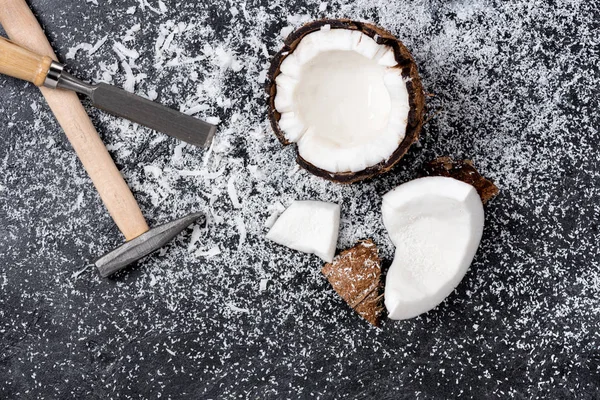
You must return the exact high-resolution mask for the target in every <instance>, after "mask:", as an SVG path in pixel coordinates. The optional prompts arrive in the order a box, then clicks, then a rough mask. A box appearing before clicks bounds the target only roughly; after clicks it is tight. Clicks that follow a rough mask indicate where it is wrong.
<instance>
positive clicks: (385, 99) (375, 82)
mask: <svg viewBox="0 0 600 400" xmlns="http://www.w3.org/2000/svg"><path fill="white" fill-rule="evenodd" d="M386 68H387V67H384V66H382V65H379V64H377V63H376V62H375V61H373V60H370V59H368V58H366V57H364V56H363V55H361V54H358V53H356V52H354V51H340V50H334V51H328V52H325V53H320V54H318V55H317V56H315V57H314V58H313V59H312V60H310V61H309V62H308V63H306V64H305V66H304V68H303V70H302V75H301V76H300V81H299V82H298V85H297V86H296V90H295V91H294V105H295V110H297V112H298V117H299V119H300V121H301V122H302V123H303V124H304V126H311V127H312V128H313V129H314V130H315V133H316V134H318V135H319V136H320V137H321V138H322V139H323V140H329V141H331V142H332V145H337V146H340V147H347V146H354V145H364V144H366V143H369V142H370V141H371V140H372V139H373V138H375V137H378V136H380V135H382V134H385V129H386V128H387V125H388V122H389V119H390V111H391V99H390V94H389V92H388V90H387V88H386V86H385V82H384V81H383V75H384V74H385V69H386Z"/></svg>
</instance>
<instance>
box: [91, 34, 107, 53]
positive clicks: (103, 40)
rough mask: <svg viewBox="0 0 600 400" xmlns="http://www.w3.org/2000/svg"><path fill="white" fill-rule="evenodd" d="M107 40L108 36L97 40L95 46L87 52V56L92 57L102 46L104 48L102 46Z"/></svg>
mask: <svg viewBox="0 0 600 400" xmlns="http://www.w3.org/2000/svg"><path fill="white" fill-rule="evenodd" d="M107 40H108V36H104V37H103V38H102V39H100V40H98V41H97V42H96V44H94V46H93V47H92V48H91V49H90V50H89V51H88V54H89V55H92V54H94V53H95V52H97V51H98V50H100V48H101V47H102V46H104V44H105V43H106V41H107Z"/></svg>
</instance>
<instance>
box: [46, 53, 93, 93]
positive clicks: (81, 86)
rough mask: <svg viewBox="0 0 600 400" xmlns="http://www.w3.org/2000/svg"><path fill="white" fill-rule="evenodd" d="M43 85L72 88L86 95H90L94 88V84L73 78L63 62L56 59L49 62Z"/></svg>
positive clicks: (52, 87)
mask: <svg viewBox="0 0 600 400" xmlns="http://www.w3.org/2000/svg"><path fill="white" fill-rule="evenodd" d="M44 86H46V87H49V88H51V89H57V88H58V89H67V90H72V91H74V92H77V93H81V94H85V95H86V96H91V95H92V92H93V91H94V89H95V85H90V84H89V83H85V82H83V81H81V80H79V79H77V78H75V77H74V76H73V75H71V74H69V73H68V72H67V71H65V66H64V65H63V64H61V63H58V62H56V61H52V64H50V69H49V70H48V75H46V80H45V81H44Z"/></svg>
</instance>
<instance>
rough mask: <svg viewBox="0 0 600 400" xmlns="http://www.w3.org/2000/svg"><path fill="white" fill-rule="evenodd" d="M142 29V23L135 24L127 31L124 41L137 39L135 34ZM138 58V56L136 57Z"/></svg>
mask: <svg viewBox="0 0 600 400" xmlns="http://www.w3.org/2000/svg"><path fill="white" fill-rule="evenodd" d="M141 29H142V25H141V24H135V25H133V26H132V27H131V28H129V30H127V32H125V36H124V37H123V39H122V40H123V41H124V42H131V41H133V40H135V34H136V33H138V32H139V31H140V30H141ZM136 58H137V57H136Z"/></svg>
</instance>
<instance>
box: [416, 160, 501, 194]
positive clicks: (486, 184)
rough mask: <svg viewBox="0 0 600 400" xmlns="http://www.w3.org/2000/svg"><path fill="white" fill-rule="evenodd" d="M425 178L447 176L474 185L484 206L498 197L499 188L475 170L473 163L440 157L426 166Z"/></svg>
mask: <svg viewBox="0 0 600 400" xmlns="http://www.w3.org/2000/svg"><path fill="white" fill-rule="evenodd" d="M424 175H425V176H446V177H450V178H454V179H458V180H459V181H462V182H465V183H468V184H469V185H473V186H474V187H475V189H476V190H477V193H479V197H481V201H482V203H483V204H485V203H487V202H488V200H490V199H492V198H494V197H496V195H497V194H498V187H497V186H496V185H494V183H493V182H492V181H490V180H488V179H485V178H484V177H483V176H481V174H480V173H479V172H478V171H477V170H476V169H475V166H474V165H473V161H471V160H459V161H454V160H453V159H452V158H450V157H438V158H436V159H435V160H433V161H430V162H429V163H427V165H425V174H424Z"/></svg>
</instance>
